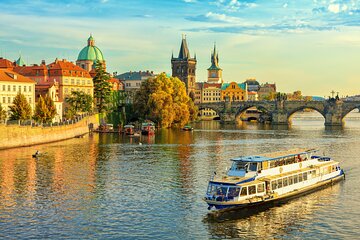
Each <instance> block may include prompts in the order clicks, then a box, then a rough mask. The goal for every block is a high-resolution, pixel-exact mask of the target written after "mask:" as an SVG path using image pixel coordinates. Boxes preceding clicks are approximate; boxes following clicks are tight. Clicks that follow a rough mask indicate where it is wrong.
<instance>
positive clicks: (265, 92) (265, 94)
mask: <svg viewBox="0 0 360 240" xmlns="http://www.w3.org/2000/svg"><path fill="white" fill-rule="evenodd" d="M275 94H276V84H275V83H265V84H261V86H260V88H259V91H258V95H259V100H274V99H275Z"/></svg>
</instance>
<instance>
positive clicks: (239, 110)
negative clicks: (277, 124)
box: [235, 104, 271, 121]
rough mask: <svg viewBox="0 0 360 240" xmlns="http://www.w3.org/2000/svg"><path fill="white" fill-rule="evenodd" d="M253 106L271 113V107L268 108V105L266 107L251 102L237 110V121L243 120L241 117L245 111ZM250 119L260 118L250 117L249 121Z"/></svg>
mask: <svg viewBox="0 0 360 240" xmlns="http://www.w3.org/2000/svg"><path fill="white" fill-rule="evenodd" d="M253 107H255V108H256V109H257V110H259V111H262V112H265V113H267V114H269V115H271V114H270V111H269V109H267V108H266V107H264V106H262V105H258V104H249V105H245V106H241V107H240V108H239V109H238V110H237V111H236V114H235V119H236V121H241V119H240V117H241V115H242V114H243V113H244V112H246V111H247V110H248V109H250V108H253ZM249 120H259V119H256V118H254V117H249V119H248V121H249Z"/></svg>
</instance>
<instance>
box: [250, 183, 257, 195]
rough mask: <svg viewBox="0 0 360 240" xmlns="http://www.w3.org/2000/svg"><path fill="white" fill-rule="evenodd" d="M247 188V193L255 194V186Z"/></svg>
mask: <svg viewBox="0 0 360 240" xmlns="http://www.w3.org/2000/svg"><path fill="white" fill-rule="evenodd" d="M248 189H249V195H252V194H256V186H255V185H252V186H249V187H248Z"/></svg>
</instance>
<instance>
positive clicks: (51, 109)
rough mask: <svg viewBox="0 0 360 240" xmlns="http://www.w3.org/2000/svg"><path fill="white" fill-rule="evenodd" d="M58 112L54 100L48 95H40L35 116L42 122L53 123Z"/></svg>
mask: <svg viewBox="0 0 360 240" xmlns="http://www.w3.org/2000/svg"><path fill="white" fill-rule="evenodd" d="M56 114H57V113H56V107H55V104H54V101H53V100H52V99H51V98H50V97H49V96H48V95H46V96H45V97H44V98H43V97H42V96H40V98H39V100H38V102H37V104H36V106H35V113H34V117H33V118H34V119H35V120H36V121H38V122H41V123H51V122H52V120H53V118H54V117H55V116H56Z"/></svg>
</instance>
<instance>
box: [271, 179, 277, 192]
mask: <svg viewBox="0 0 360 240" xmlns="http://www.w3.org/2000/svg"><path fill="white" fill-rule="evenodd" d="M271 189H272V190H275V189H277V181H276V180H274V181H271Z"/></svg>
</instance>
